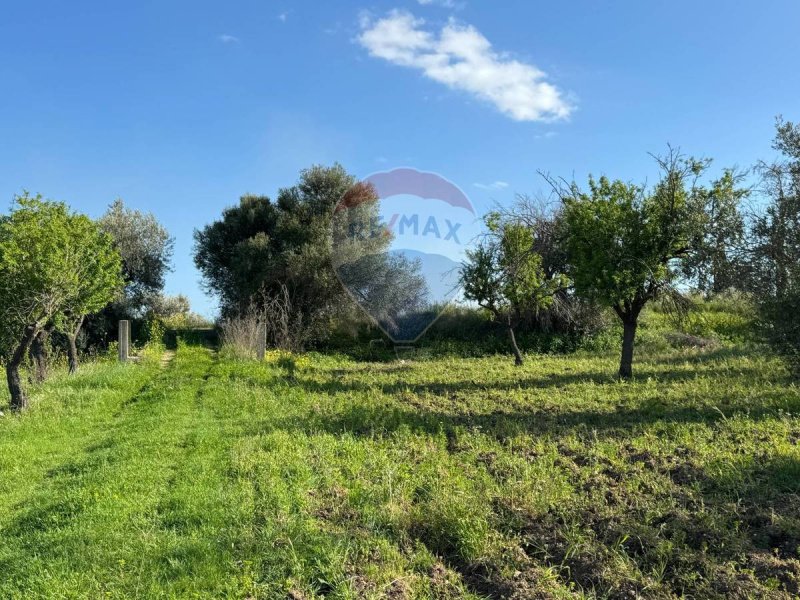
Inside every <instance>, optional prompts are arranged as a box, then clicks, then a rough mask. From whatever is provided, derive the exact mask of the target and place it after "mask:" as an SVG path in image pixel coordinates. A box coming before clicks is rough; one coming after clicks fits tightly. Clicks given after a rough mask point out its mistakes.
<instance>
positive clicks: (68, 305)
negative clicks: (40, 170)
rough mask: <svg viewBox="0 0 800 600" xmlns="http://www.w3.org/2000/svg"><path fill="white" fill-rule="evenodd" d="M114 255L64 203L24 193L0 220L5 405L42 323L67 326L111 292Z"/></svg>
mask: <svg viewBox="0 0 800 600" xmlns="http://www.w3.org/2000/svg"><path fill="white" fill-rule="evenodd" d="M120 266H121V262H120V257H119V254H118V253H117V251H116V250H115V249H114V247H113V244H112V241H111V238H110V237H109V236H108V235H106V234H105V233H103V232H102V231H101V230H100V229H99V228H98V227H97V225H96V224H95V223H94V222H92V221H91V220H90V219H89V218H88V217H86V216H85V215H79V214H75V213H72V212H71V211H70V210H69V208H68V207H67V205H66V204H64V203H61V202H51V201H47V200H44V199H43V198H42V197H41V196H31V195H29V194H27V193H25V194H23V195H22V196H19V197H17V198H15V201H14V204H13V206H12V209H11V212H10V214H8V215H7V216H5V217H3V219H2V220H1V221H0V324H1V325H0V326H2V341H3V346H2V347H3V350H4V354H5V355H6V357H7V363H6V371H7V377H8V383H9V389H10V391H11V396H12V405H13V406H15V407H16V408H23V407H24V406H25V404H26V398H25V395H24V392H23V390H22V388H21V384H20V381H19V373H18V369H19V365H20V363H21V361H22V359H23V358H24V356H25V353H26V352H27V350H28V348H29V346H30V344H31V342H32V341H33V339H34V337H35V336H36V335H37V334H38V333H39V331H40V330H41V329H42V328H43V327H44V326H45V325H46V324H47V323H48V322H51V321H53V322H55V323H56V324H57V325H58V324H65V323H71V324H74V323H75V322H76V321H77V320H78V319H80V318H82V317H83V316H84V315H85V314H86V313H88V312H92V311H95V310H98V309H100V308H102V307H103V306H104V305H105V304H107V303H108V302H110V301H111V300H112V299H113V298H114V297H115V295H116V293H117V292H118V290H119V288H120V285H121V282H122V279H121V273H120Z"/></svg>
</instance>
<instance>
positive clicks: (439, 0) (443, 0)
mask: <svg viewBox="0 0 800 600" xmlns="http://www.w3.org/2000/svg"><path fill="white" fill-rule="evenodd" d="M417 2H419V3H420V4H421V5H422V6H430V5H431V4H436V5H438V6H444V7H445V8H458V7H461V5H462V3H460V2H456V1H455V0H417Z"/></svg>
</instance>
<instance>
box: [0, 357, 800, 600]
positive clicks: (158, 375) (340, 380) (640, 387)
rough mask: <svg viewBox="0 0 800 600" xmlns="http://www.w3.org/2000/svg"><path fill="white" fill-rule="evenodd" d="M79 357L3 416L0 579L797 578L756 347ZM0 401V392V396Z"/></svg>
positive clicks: (783, 446) (142, 593)
mask: <svg viewBox="0 0 800 600" xmlns="http://www.w3.org/2000/svg"><path fill="white" fill-rule="evenodd" d="M616 366H617V365H616V356H615V355H614V354H612V355H609V356H607V357H605V356H603V357H601V356H600V355H596V354H589V353H578V354H574V355H570V356H556V355H553V356H531V357H529V361H528V363H527V365H526V366H524V367H523V368H521V369H519V368H514V366H513V364H512V361H511V359H510V358H509V357H507V356H498V357H489V358H473V359H455V358H429V359H426V360H406V361H402V362H401V361H392V362H374V363H365V362H356V361H353V360H351V359H348V358H345V357H341V356H324V355H303V356H294V357H292V356H285V355H272V356H270V357H269V360H268V361H266V362H265V363H260V364H259V363H255V362H248V361H235V360H229V359H224V358H222V357H221V356H220V355H219V354H217V353H215V352H214V351H213V350H210V349H207V348H203V347H200V346H188V345H185V344H182V345H181V346H180V347H179V350H178V353H177V356H176V358H175V360H173V361H172V363H170V364H169V365H168V366H166V367H165V368H162V367H161V366H160V365H159V364H158V361H157V360H154V361H146V362H145V363H143V364H139V365H126V366H121V365H117V364H113V363H105V364H104V363H97V364H94V365H87V366H86V367H85V368H84V369H83V372H82V373H80V374H79V375H77V376H75V377H73V378H67V377H66V376H62V375H59V376H57V377H55V378H54V379H53V380H52V381H51V382H49V383H47V384H45V385H43V386H41V387H39V388H33V389H32V397H33V408H32V410H30V411H29V412H28V413H26V414H24V415H21V416H18V415H12V414H10V413H9V412H8V411H7V410H6V409H5V408H4V407H1V408H3V410H4V412H5V416H4V417H2V418H0V598H4V599H5V598H26V599H29V598H40V597H41V598H105V597H109V598H149V597H165V598H196V597H197V598H221V597H231V598H293V599H295V600H297V599H301V598H320V597H323V596H324V597H326V598H392V599H402V598H485V597H489V598H502V597H505V598H517V599H522V598H551V597H552V598H560V597H573V596H579V597H580V596H585V597H613V598H636V597H644V598H671V597H681V596H685V597H693V598H715V597H716V598H750V597H775V598H781V597H787V598H788V597H793V596H794V595H795V594H798V593H799V592H800V561H799V560H798V559H800V554H798V552H799V550H800V548H799V547H800V495H799V494H800V390H799V389H798V388H797V387H795V386H794V384H792V383H791V380H790V379H789V377H788V375H787V373H786V371H785V370H784V368H783V367H782V366H781V364H780V363H779V362H778V361H776V360H775V359H773V358H770V357H769V356H762V353H761V351H760V350H759V349H758V348H757V347H753V348H751V349H744V348H743V347H739V348H736V347H728V346H721V347H718V348H715V349H706V350H689V349H687V350H677V349H668V348H660V349H650V350H647V349H645V350H644V351H642V352H640V353H639V356H638V364H637V365H636V366H637V368H636V380H635V381H633V382H630V383H620V382H617V381H616V380H614V379H613V377H612V376H613V374H614V372H615V370H616ZM0 404H2V400H0Z"/></svg>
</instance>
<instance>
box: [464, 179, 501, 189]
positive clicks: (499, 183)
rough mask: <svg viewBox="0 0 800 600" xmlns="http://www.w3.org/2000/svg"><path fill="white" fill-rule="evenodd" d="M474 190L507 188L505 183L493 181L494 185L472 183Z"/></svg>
mask: <svg viewBox="0 0 800 600" xmlns="http://www.w3.org/2000/svg"><path fill="white" fill-rule="evenodd" d="M472 185H474V186H475V187H476V188H480V189H482V190H504V189H506V188H507V187H508V183H506V182H505V181H495V182H494V183H473V184H472Z"/></svg>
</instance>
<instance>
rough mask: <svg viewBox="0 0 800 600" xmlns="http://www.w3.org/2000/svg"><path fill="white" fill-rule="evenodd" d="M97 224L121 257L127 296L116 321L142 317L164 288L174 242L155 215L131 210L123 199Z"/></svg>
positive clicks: (117, 310) (115, 203)
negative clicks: (112, 241) (111, 240)
mask: <svg viewBox="0 0 800 600" xmlns="http://www.w3.org/2000/svg"><path fill="white" fill-rule="evenodd" d="M98 223H99V224H100V227H101V228H102V229H103V231H105V232H106V233H107V234H108V235H110V236H111V238H112V239H113V240H114V244H115V246H116V248H117V250H118V251H119V253H120V255H121V257H122V264H123V276H124V280H125V296H124V298H123V299H121V301H120V303H119V304H118V306H117V307H116V311H115V318H114V319H113V320H116V319H117V318H135V317H138V316H141V315H143V314H144V313H145V312H147V310H148V308H149V307H150V305H151V302H152V301H153V298H154V297H155V296H157V295H158V293H159V292H160V291H161V289H162V288H163V287H164V277H165V275H166V273H167V271H168V270H169V266H170V262H171V260H172V251H173V245H174V240H173V239H172V237H170V235H169V233H168V232H167V230H166V229H165V228H164V227H163V226H162V225H161V224H160V223H159V222H158V220H157V219H156V218H155V216H154V215H152V214H150V213H147V214H145V213H142V212H140V211H138V210H133V209H130V208H128V207H126V206H125V204H124V202H123V201H122V200H120V199H118V200H115V201H114V203H113V204H111V206H109V207H108V210H107V211H106V212H105V214H104V215H103V216H102V217H100V219H99V221H98Z"/></svg>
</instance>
